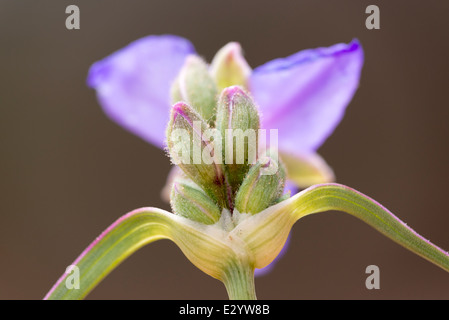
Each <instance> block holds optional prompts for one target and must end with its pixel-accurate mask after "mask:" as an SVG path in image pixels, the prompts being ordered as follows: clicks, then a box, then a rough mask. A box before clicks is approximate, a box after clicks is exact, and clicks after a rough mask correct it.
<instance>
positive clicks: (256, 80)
mask: <svg viewBox="0 0 449 320" xmlns="http://www.w3.org/2000/svg"><path fill="white" fill-rule="evenodd" d="M195 54H196V53H195V49H194V47H193V45H192V44H191V43H190V42H189V41H188V40H186V39H184V38H181V37H178V36H173V35H160V36H155V35H151V36H147V37H144V38H141V39H139V40H136V41H134V42H132V43H131V44H129V45H128V46H126V47H124V48H123V49H121V50H119V51H117V52H115V53H113V54H112V55H110V56H108V57H106V58H104V59H103V60H100V61H98V62H96V63H95V64H93V65H92V67H91V68H90V70H89V74H88V79H87V83H88V85H89V86H90V87H92V88H94V89H95V90H96V91H97V96H98V100H99V102H100V104H101V106H102V107H103V110H104V111H105V113H106V114H107V115H108V116H109V117H110V118H111V119H112V120H114V121H115V122H117V123H118V124H119V125H121V126H122V127H124V128H126V129H127V130H129V131H131V132H133V133H134V134H136V135H137V136H139V137H141V138H142V139H144V140H146V141H148V142H150V143H151V144H153V145H155V146H157V147H159V148H164V147H165V127H166V125H167V123H168V120H169V109H170V106H171V104H172V103H171V100H170V88H171V85H172V84H173V82H174V81H175V79H176V77H177V75H178V73H179V71H180V70H181V68H182V67H183V65H184V63H185V61H186V59H187V57H189V56H191V55H195ZM226 59H227V61H228V62H229V61H231V62H230V63H229V65H228V68H227V69H228V70H231V76H229V77H227V79H228V83H227V85H226V81H225V86H230V85H232V84H243V85H245V86H247V88H248V90H249V91H250V93H251V95H252V96H253V98H254V99H255V101H256V103H257V104H258V106H259V110H260V112H261V114H262V127H263V128H267V129H270V128H275V129H278V130H279V150H280V153H281V158H282V160H283V161H284V163H285V164H286V166H287V172H288V175H289V176H288V177H289V179H291V180H293V181H294V182H295V184H296V185H297V186H299V187H301V188H304V187H308V186H310V185H313V184H316V183H324V182H330V181H333V180H334V174H333V171H332V169H331V168H330V167H329V166H328V165H327V164H326V162H325V161H324V160H323V159H322V158H321V157H320V156H319V155H318V154H317V153H316V151H317V149H318V148H319V147H320V146H321V145H322V144H323V143H324V141H325V140H326V139H327V138H328V137H329V135H330V134H331V133H332V132H333V131H334V129H335V127H336V126H337V125H338V123H339V122H340V121H341V119H342V117H343V115H344V112H345V109H346V106H347V105H348V104H349V102H350V101H351V99H352V97H353V95H354V93H355V91H356V89H357V87H358V85H359V80H360V75H361V69H362V65H363V50H362V47H361V45H360V43H359V42H358V41H357V40H353V41H352V42H350V43H349V44H342V43H340V44H336V45H333V46H331V47H328V48H317V49H309V50H303V51H300V52H298V53H295V54H293V55H291V56H289V57H286V58H279V59H275V60H272V61H269V62H267V63H265V64H263V65H262V66H259V67H257V68H255V69H254V70H251V68H250V67H249V65H248V64H247V62H246V61H245V59H244V58H243V56H242V52H241V48H240V45H239V44H237V43H235V42H231V43H229V44H228V45H226V46H225V47H223V48H222V49H221V50H220V51H219V52H218V53H217V55H216V56H215V58H214V60H213V61H212V66H211V73H219V72H220V70H219V67H217V63H215V62H216V61H219V60H226ZM232 75H234V77H232ZM239 82H240V83H239ZM217 84H218V86H219V87H220V88H223V87H224V85H223V84H222V83H217Z"/></svg>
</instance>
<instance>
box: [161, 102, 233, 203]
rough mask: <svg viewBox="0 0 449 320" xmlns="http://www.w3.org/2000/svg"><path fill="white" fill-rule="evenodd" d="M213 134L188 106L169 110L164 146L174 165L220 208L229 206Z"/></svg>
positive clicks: (216, 143)
mask: <svg viewBox="0 0 449 320" xmlns="http://www.w3.org/2000/svg"><path fill="white" fill-rule="evenodd" d="M216 132H217V131H216V130H215V129H213V128H210V127H209V125H208V124H207V123H206V122H205V121H204V120H203V119H202V118H201V116H200V115H199V114H198V113H197V112H196V111H195V110H193V108H192V107H190V106H189V105H187V104H186V103H184V102H178V103H176V104H175V105H174V106H173V108H172V110H171V114H170V122H169V124H168V127H167V132H166V135H167V146H168V151H169V154H170V157H171V159H172V162H173V163H174V164H175V165H178V166H179V167H180V168H181V169H182V171H184V173H185V174H186V175H187V176H188V177H189V178H190V179H192V180H193V182H195V183H196V184H198V185H199V186H200V187H201V188H202V189H203V190H204V191H205V192H206V193H207V194H208V195H209V196H210V197H211V198H212V199H213V200H215V202H217V203H218V204H219V205H220V206H221V207H229V202H228V200H227V190H226V187H225V178H224V174H223V169H222V161H221V139H220V137H219V135H216V134H215V133H216ZM211 138H213V139H211ZM215 139H217V141H215ZM216 149H217V150H216Z"/></svg>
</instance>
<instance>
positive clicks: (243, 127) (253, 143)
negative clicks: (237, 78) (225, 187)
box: [216, 86, 259, 194]
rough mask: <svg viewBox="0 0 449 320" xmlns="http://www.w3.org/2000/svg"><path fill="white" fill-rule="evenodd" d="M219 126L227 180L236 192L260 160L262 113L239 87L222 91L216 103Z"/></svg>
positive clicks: (217, 124) (217, 126)
mask: <svg viewBox="0 0 449 320" xmlns="http://www.w3.org/2000/svg"><path fill="white" fill-rule="evenodd" d="M216 128H217V130H218V131H219V132H220V134H221V136H222V142H223V148H222V152H223V158H224V163H225V165H226V166H225V175H226V179H227V181H228V182H229V184H230V185H231V187H232V191H233V193H232V194H235V192H236V191H237V189H238V187H239V185H240V184H241V182H242V181H243V178H244V177H245V175H246V173H247V172H248V170H249V167H250V165H251V164H255V163H256V161H257V151H258V150H257V146H258V130H259V113H258V110H257V108H256V105H255V103H254V101H253V100H252V99H251V98H250V97H249V95H248V94H247V93H246V92H245V91H244V90H243V89H242V88H241V87H239V86H232V87H229V88H226V89H224V90H223V91H222V93H221V95H220V98H219V100H218V104H217V121H216Z"/></svg>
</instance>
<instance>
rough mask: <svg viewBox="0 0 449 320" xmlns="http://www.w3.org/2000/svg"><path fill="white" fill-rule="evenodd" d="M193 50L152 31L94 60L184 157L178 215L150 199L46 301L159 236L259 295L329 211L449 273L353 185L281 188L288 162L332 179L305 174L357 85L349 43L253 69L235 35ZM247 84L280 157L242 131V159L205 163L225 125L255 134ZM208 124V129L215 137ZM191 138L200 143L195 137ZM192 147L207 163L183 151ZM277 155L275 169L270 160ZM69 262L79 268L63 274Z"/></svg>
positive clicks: (105, 88)
mask: <svg viewBox="0 0 449 320" xmlns="http://www.w3.org/2000/svg"><path fill="white" fill-rule="evenodd" d="M192 53H193V47H192V45H191V44H190V43H189V42H188V41H187V40H185V39H182V38H179V37H174V36H161V37H154V36H152V37H148V38H144V39H141V40H139V41H137V42H135V43H133V44H131V45H130V46H128V47H127V48H125V49H122V50H121V51H119V52H117V53H115V54H113V55H111V56H110V57H108V58H106V59H105V60H103V61H101V62H99V63H97V64H95V65H94V66H93V67H92V69H91V72H90V74H89V83H90V85H91V86H93V87H95V88H96V89H97V91H98V96H99V99H100V101H101V103H102V105H103V108H104V109H105V111H106V112H107V113H108V114H109V115H110V116H111V117H112V118H113V119H115V120H116V121H117V122H119V123H120V124H122V125H123V126H125V127H126V128H128V129H129V130H131V131H133V132H134V133H136V134H138V135H140V136H141V137H143V138H145V139H146V140H148V141H150V142H152V143H153V144H156V145H158V146H162V145H163V139H161V137H160V136H161V134H162V133H161V132H164V134H165V133H166V134H167V145H168V151H169V155H170V157H171V159H172V161H173V162H176V161H177V160H180V159H184V160H187V161H186V162H180V163H178V165H179V167H178V168H179V169H178V170H182V172H183V176H180V174H179V173H178V171H175V172H172V173H171V174H170V177H169V180H170V181H172V180H173V181H175V182H174V183H173V186H172V188H171V191H172V195H171V202H172V208H173V211H174V212H173V213H174V214H171V213H170V212H167V211H164V210H161V209H158V208H152V207H148V208H141V209H137V210H134V211H132V212H130V213H128V214H126V215H124V216H122V217H121V218H119V219H118V220H116V222H114V223H113V224H112V225H110V226H109V227H108V228H107V229H106V230H105V231H104V232H103V233H102V234H100V236H99V237H97V238H96V239H95V240H94V241H93V242H92V243H91V244H90V245H89V246H88V247H87V248H86V249H85V250H84V251H83V252H82V253H81V255H80V256H79V257H78V258H77V259H76V260H75V261H74V262H73V264H72V265H71V266H69V268H67V269H66V272H65V273H64V274H63V275H62V276H61V277H60V278H59V280H58V281H57V282H56V283H55V285H54V286H53V287H52V288H51V289H50V291H49V292H48V293H47V295H46V296H45V298H44V299H79V298H83V297H85V296H86V295H87V294H88V293H89V292H90V291H91V290H92V289H93V288H94V287H95V286H96V285H97V284H98V283H99V282H100V281H101V280H102V279H103V278H104V277H105V276H106V275H107V274H108V273H109V272H110V271H112V270H113V269H114V268H115V267H116V266H117V265H118V264H119V263H121V262H122V261H123V260H124V259H126V258H127V257H128V256H130V255H131V254H132V253H134V252H135V251H136V250H138V249H139V248H141V247H142V246H144V245H146V244H149V243H151V242H153V241H155V240H159V239H169V240H171V241H173V242H175V243H176V244H177V245H178V247H179V248H180V249H181V251H182V252H183V253H184V255H185V256H186V257H187V258H188V259H189V260H190V261H191V262H192V263H193V264H194V265H195V266H197V267H198V268H199V269H201V270H202V271H203V272H205V273H206V274H208V275H210V276H212V277H214V278H216V279H218V280H220V281H222V282H223V283H224V285H225V287H226V290H227V292H228V295H229V298H231V299H256V293H255V287H254V272H255V270H256V269H262V270H266V269H265V268H266V266H267V265H270V264H272V262H273V260H274V259H276V257H278V256H279V253H280V252H281V251H282V250H283V249H284V250H285V243H286V241H287V239H288V235H289V233H290V230H291V228H292V227H293V225H294V224H295V223H296V221H297V220H298V219H300V218H302V217H304V216H307V215H309V214H314V213H320V212H325V211H328V210H341V211H344V212H347V213H349V214H351V215H352V216H354V217H356V218H359V219H360V220H362V221H364V222H366V223H367V224H369V225H371V226H372V227H373V228H375V229H376V230H378V231H379V232H381V233H382V234H384V235H385V236H387V237H389V238H390V239H392V240H394V241H395V242H397V243H398V244H400V245H402V246H404V247H405V248H407V249H409V250H411V251H413V252H414V253H416V254H418V255H420V256H422V257H423V258H425V259H427V260H429V261H430V262H432V263H434V264H436V265H437V266H439V267H441V268H443V269H444V270H446V271H449V254H448V253H447V252H446V251H444V250H442V249H441V248H439V247H437V246H435V245H434V244H432V243H431V242H430V241H428V240H426V239H424V238H423V237H421V236H420V235H419V234H417V233H416V232H415V231H414V230H412V229H411V228H409V227H408V226H407V225H406V224H405V223H404V222H402V221H401V220H399V219H398V218H397V217H396V216H395V215H393V214H392V213H391V212H390V211H388V210H387V209H386V208H384V207H383V206H382V205H381V204H379V203H377V202H376V201H374V200H373V199H371V198H369V197H367V196H365V195H363V194H361V193H360V192H358V191H356V190H353V189H351V188H349V187H347V186H343V185H338V184H334V183H323V184H317V185H314V186H311V187H309V188H307V189H305V190H303V191H301V192H299V193H296V194H295V195H294V196H292V197H289V195H288V194H287V195H285V194H283V191H284V184H285V181H286V172H285V168H287V170H288V172H287V173H288V174H289V178H290V183H291V182H292V181H293V182H295V183H296V185H299V186H301V184H303V185H306V184H307V183H311V182H312V181H316V180H317V179H318V180H319V179H321V180H323V179H326V178H329V176H326V175H324V174H321V176H320V175H319V174H318V175H316V174H315V175H314V174H313V172H314V170H315V172H319V173H320V172H321V173H322V172H324V171H325V170H323V168H326V165H325V163H324V161H323V160H322V159H321V158H320V157H319V156H318V155H317V154H316V149H317V148H318V147H319V145H321V144H322V143H323V142H324V140H325V139H326V137H327V136H328V135H329V134H330V133H331V132H332V130H333V129H334V127H335V126H336V125H337V123H338V122H339V121H340V119H341V117H342V115H343V113H344V109H345V107H346V105H347V103H348V102H349V100H350V99H351V97H352V95H353V93H354V91H355V89H356V87H357V85H358V80H359V76H360V69H361V66H362V60H363V58H362V51H361V48H360V45H359V44H358V42H357V41H353V42H351V43H350V44H349V45H344V44H339V45H335V46H333V47H330V48H327V49H326V48H321V49H315V50H306V51H303V52H299V53H297V54H295V55H293V56H290V57H288V58H285V59H278V60H274V61H272V62H269V63H267V64H265V65H263V66H262V67H259V68H256V69H255V70H254V71H251V69H250V68H249V66H248V64H247V63H246V61H245V60H244V59H243V56H242V55H241V52H240V46H239V45H237V44H235V43H231V44H228V45H227V46H225V47H224V48H222V49H221V50H220V51H219V52H218V53H217V55H216V56H215V58H214V60H213V61H212V64H211V66H210V67H208V66H207V64H206V63H205V62H204V61H202V60H201V59H200V58H199V57H197V56H192V55H191V54H192ZM179 68H181V69H179ZM170 81H171V82H170ZM245 88H246V90H248V89H249V90H251V93H252V94H253V95H254V97H255V98H256V99H257V102H258V103H259V104H260V109H262V111H263V112H264V114H265V119H264V120H262V123H263V125H264V126H265V127H268V128H269V127H270V126H275V127H278V129H280V133H279V135H280V143H279V147H280V149H281V152H282V155H281V158H282V161H281V162H278V161H277V153H276V152H275V153H272V152H271V150H266V151H268V152H267V153H266V154H264V155H262V156H258V157H256V162H254V163H251V162H250V161H249V159H250V151H249V150H250V149H251V148H252V147H253V145H254V144H256V145H257V144H258V143H259V140H251V141H253V142H252V143H250V139H249V137H248V139H247V141H246V142H245V139H242V140H241V141H242V142H241V146H240V147H239V148H238V149H234V147H232V148H227V149H226V150H242V149H243V150H245V149H247V151H248V152H247V156H246V155H245V153H243V154H241V155H240V156H238V155H237V152H235V153H233V154H231V155H230V156H229V157H230V158H231V159H232V157H235V158H236V159H237V158H238V157H240V158H243V161H242V162H232V161H231V162H230V163H226V162H224V163H223V162H219V161H210V162H209V160H210V159H212V158H213V159H216V157H217V158H219V157H220V156H221V155H223V149H224V148H222V147H223V146H226V147H228V141H227V140H226V139H225V140H224V141H223V140H221V139H219V138H217V137H219V136H220V135H221V133H223V132H224V133H225V134H226V132H227V130H228V129H232V130H234V129H237V130H240V132H243V130H244V129H246V128H251V129H252V130H253V131H252V132H253V133H254V131H256V130H255V129H258V128H260V122H261V121H260V118H259V112H258V108H257V106H256V104H255V103H254V101H253V99H252V98H251V97H250V95H248V94H247V93H246V92H245ZM156 89H157V90H156ZM153 90H155V91H153ZM219 90H222V91H221V94H220V97H219V98H218V100H216V99H215V96H216V95H217V92H218V91H219ZM170 91H171V95H172V98H173V97H175V100H181V101H179V102H177V103H175V104H174V105H173V107H172V108H171V112H170V113H169V114H170V122H169V124H168V126H167V130H161V132H159V131H158V129H161V123H162V122H161V121H163V120H164V119H163V118H164V115H165V114H168V112H167V110H166V109H165V107H166V103H168V102H167V101H166V99H167V96H169V92H170ZM190 104H191V105H190ZM167 109H168V108H167ZM267 114H268V115H267ZM158 121H159V122H158ZM148 124H150V125H153V127H149V126H148ZM164 127H165V123H164ZM203 130H205V131H203ZM182 132H184V133H187V134H186V135H185V136H182V135H181V139H180V140H181V141H179V139H177V137H178V136H177V134H178V133H182ZM205 132H209V133H210V134H212V135H216V136H214V138H213V139H212V141H211V140H209V138H208V137H209V135H208V134H206V133H205ZM174 133H176V134H174ZM231 133H232V132H231ZM258 134H259V130H257V135H258ZM254 135H256V133H254ZM183 137H188V139H187V140H184V139H183ZM189 137H193V140H194V141H195V140H196V141H197V143H196V144H195V142H194V143H193V144H191V142H190V140H189V139H190V138H189ZM231 137H232V136H231ZM254 141H255V142H254ZM230 146H232V144H230ZM242 146H243V147H242ZM198 147H199V150H200V153H201V154H202V155H203V156H204V155H206V158H207V159H209V160H208V161H204V162H201V161H199V162H196V161H193V162H192V161H190V160H191V159H192V158H193V159H194V158H195V156H196V155H197V154H198V153H195V151H194V150H195V149H196V148H198ZM216 148H217V149H216ZM180 150H181V154H182V156H180V153H179V151H180ZM185 151H186V153H184V152H185ZM191 151H192V152H193V155H192V152H191ZM264 151H265V150H264ZM225 155H226V152H225ZM273 165H274V168H276V169H277V171H275V172H271V170H270V168H272V166H273ZM311 168H312V170H310V169H311ZM268 171H269V172H270V173H271V174H270V175H267V174H266V173H267V172H268ZM304 177H306V178H304ZM311 177H313V178H311ZM75 267H76V268H75ZM67 270H77V273H76V274H74V275H73V276H72V275H70V276H69V275H68V272H69V271H67ZM75 278H77V280H76V281H77V283H78V285H77V287H76V290H72V289H73V286H72V285H69V281H72V280H75Z"/></svg>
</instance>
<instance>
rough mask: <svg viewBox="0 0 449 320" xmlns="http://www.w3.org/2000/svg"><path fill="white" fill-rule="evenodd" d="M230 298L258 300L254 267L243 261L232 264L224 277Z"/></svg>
mask: <svg viewBox="0 0 449 320" xmlns="http://www.w3.org/2000/svg"><path fill="white" fill-rule="evenodd" d="M223 283H224V285H225V286H226V290H227V292H228V296H229V299H230V300H257V298H256V288H255V286H254V268H253V267H252V266H251V265H250V264H249V263H245V262H243V261H239V262H236V263H233V264H232V265H230V267H229V268H228V269H227V270H226V272H225V273H224V277H223Z"/></svg>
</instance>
